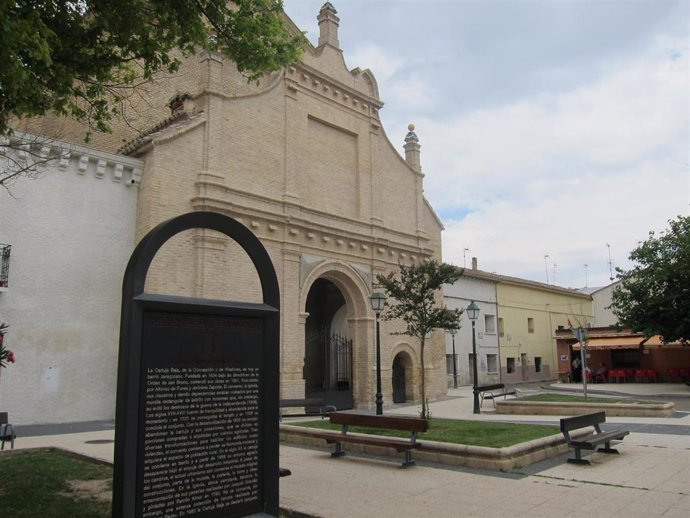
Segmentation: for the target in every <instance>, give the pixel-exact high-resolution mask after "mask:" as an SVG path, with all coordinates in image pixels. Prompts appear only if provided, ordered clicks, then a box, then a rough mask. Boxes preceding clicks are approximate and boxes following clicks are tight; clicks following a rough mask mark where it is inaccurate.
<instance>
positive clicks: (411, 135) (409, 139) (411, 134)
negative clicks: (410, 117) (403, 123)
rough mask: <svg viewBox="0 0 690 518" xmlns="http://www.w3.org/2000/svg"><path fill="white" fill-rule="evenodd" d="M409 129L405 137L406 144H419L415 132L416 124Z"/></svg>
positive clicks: (409, 125) (410, 125)
mask: <svg viewBox="0 0 690 518" xmlns="http://www.w3.org/2000/svg"><path fill="white" fill-rule="evenodd" d="M407 129H408V130H410V131H409V132H408V133H407V135H405V142H419V139H418V138H417V134H416V133H415V132H414V124H412V123H410V124H408V125H407Z"/></svg>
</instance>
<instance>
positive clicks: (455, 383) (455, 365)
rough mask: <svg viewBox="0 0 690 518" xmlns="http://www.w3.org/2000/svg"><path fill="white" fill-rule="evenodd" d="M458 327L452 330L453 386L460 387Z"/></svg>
mask: <svg viewBox="0 0 690 518" xmlns="http://www.w3.org/2000/svg"><path fill="white" fill-rule="evenodd" d="M456 332H457V330H456V329H453V330H452V331H451V336H452V337H453V388H458V360H457V356H456V355H455V333H456Z"/></svg>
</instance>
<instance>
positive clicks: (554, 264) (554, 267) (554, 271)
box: [553, 263, 557, 284]
mask: <svg viewBox="0 0 690 518" xmlns="http://www.w3.org/2000/svg"><path fill="white" fill-rule="evenodd" d="M556 266H557V265H556V263H553V283H554V284H556Z"/></svg>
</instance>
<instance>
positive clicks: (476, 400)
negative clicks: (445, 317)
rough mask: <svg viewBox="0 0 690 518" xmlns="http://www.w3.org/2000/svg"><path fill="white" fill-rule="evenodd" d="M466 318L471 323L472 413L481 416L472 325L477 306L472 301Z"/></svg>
mask: <svg viewBox="0 0 690 518" xmlns="http://www.w3.org/2000/svg"><path fill="white" fill-rule="evenodd" d="M466 311H467V317H468V318H469V319H470V320H471V321H472V368H473V370H474V379H473V380H472V381H473V382H472V393H473V394H474V413H475V414H481V413H482V411H481V409H480V408H479V389H478V388H477V339H476V338H475V334H474V323H475V322H476V320H477V318H478V317H479V306H477V305H476V304H475V303H474V301H471V302H470V305H469V306H467V310H466Z"/></svg>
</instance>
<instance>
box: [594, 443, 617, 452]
mask: <svg viewBox="0 0 690 518" xmlns="http://www.w3.org/2000/svg"><path fill="white" fill-rule="evenodd" d="M597 451H600V452H601V453H614V454H618V453H619V452H618V450H617V449H616V448H611V443H610V442H607V443H604V447H603V448H601V447H600V448H597Z"/></svg>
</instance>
